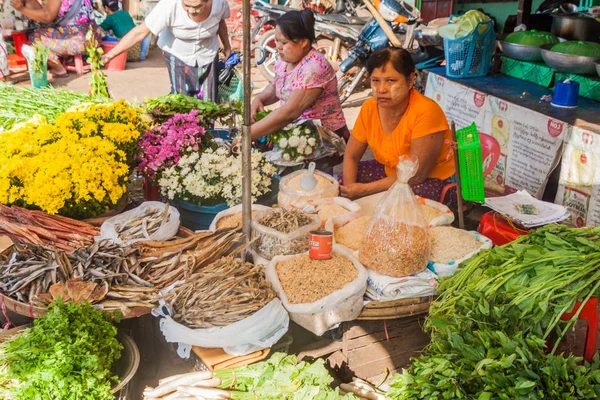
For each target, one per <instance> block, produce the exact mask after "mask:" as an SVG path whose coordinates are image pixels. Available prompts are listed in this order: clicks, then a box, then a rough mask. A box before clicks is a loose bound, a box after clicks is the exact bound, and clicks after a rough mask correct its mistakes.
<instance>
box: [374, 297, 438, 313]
mask: <svg viewBox="0 0 600 400" xmlns="http://www.w3.org/2000/svg"><path fill="white" fill-rule="evenodd" d="M433 299H435V297H434V296H426V297H412V298H409V299H399V300H393V301H372V302H370V303H368V304H367V305H366V306H365V307H364V308H363V309H364V310H371V309H377V308H391V307H399V306H409V305H413V304H422V303H431V301H432V300H433Z"/></svg>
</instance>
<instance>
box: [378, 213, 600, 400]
mask: <svg viewBox="0 0 600 400" xmlns="http://www.w3.org/2000/svg"><path fill="white" fill-rule="evenodd" d="M439 289H440V292H441V296H440V297H439V298H438V299H437V300H436V301H435V302H434V303H433V304H432V306H431V309H430V313H429V317H428V319H427V322H426V324H425V329H426V330H427V331H428V332H429V333H430V334H431V344H430V345H429V346H428V347H427V348H426V349H425V350H424V352H423V353H422V354H421V355H420V356H419V357H417V358H415V359H414V360H413V362H412V364H411V367H410V368H409V369H407V370H404V371H403V374H402V375H396V376H395V377H394V378H393V383H392V385H391V386H392V389H391V391H390V392H389V395H390V396H391V397H393V398H394V399H479V400H484V399H506V400H514V399H575V398H577V399H597V398H600V362H599V360H598V357H596V358H595V359H594V361H593V362H592V363H591V364H588V363H585V364H581V361H582V359H581V358H580V357H575V356H573V355H563V354H558V351H557V350H558V346H559V344H560V341H561V339H563V338H564V337H565V334H566V333H567V331H568V330H569V329H573V328H574V324H575V322H576V318H577V316H578V313H579V312H578V313H576V314H575V316H574V318H573V319H571V320H569V321H561V319H560V318H561V316H562V315H563V314H564V313H566V312H570V311H572V310H573V308H574V305H575V303H576V302H577V301H581V302H585V301H587V300H589V299H590V298H591V297H592V296H598V295H599V294H600V290H599V289H600V227H596V228H581V229H574V228H568V227H564V226H558V225H550V226H546V227H544V228H541V229H538V230H535V231H533V232H532V233H530V234H529V235H528V236H524V237H522V238H520V239H519V240H517V241H515V242H513V243H512V244H508V245H506V246H503V247H496V248H494V249H492V250H489V251H484V252H482V253H480V254H479V255H477V256H475V257H474V258H472V259H471V260H469V261H467V262H465V263H463V264H462V268H461V270H460V272H459V273H458V274H456V275H455V276H454V277H452V278H449V279H447V280H444V281H442V283H441V285H440V288H439ZM579 310H581V308H580V309H579Z"/></svg>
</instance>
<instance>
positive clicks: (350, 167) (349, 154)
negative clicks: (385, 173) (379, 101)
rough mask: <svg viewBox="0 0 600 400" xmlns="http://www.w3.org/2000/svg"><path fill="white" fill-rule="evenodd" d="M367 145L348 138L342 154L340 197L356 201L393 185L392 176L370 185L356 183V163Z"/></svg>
mask: <svg viewBox="0 0 600 400" xmlns="http://www.w3.org/2000/svg"><path fill="white" fill-rule="evenodd" d="M367 147H368V145H367V143H362V142H360V141H358V140H356V139H355V138H354V137H353V136H351V137H350V140H349V141H348V145H347V146H346V152H345V153H344V166H343V171H344V182H343V184H342V186H341V188H340V190H341V195H342V197H347V198H349V199H357V198H359V197H364V196H369V195H372V194H375V193H379V192H383V191H386V190H388V189H389V188H390V186H392V185H393V184H394V182H395V181H396V178H395V177H394V176H391V177H387V178H384V179H380V180H378V181H375V182H370V183H356V176H357V174H358V163H359V162H360V159H361V158H362V156H363V155H364V154H365V151H366V150H367Z"/></svg>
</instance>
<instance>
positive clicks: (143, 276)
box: [0, 230, 242, 314]
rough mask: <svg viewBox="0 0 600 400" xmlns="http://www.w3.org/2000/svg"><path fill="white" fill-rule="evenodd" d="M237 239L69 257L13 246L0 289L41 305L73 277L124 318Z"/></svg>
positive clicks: (100, 245) (208, 238)
mask: <svg viewBox="0 0 600 400" xmlns="http://www.w3.org/2000/svg"><path fill="white" fill-rule="evenodd" d="M241 237H242V234H241V233H236V232H235V231H231V230H230V231H218V232H216V233H212V232H209V233H208V234H206V233H200V234H196V235H192V236H190V237H189V238H184V239H177V240H173V241H167V242H152V241H145V242H143V244H142V243H141V242H140V243H139V245H138V246H131V247H121V246H119V245H117V244H113V243H111V242H109V241H102V242H96V243H94V244H93V245H91V246H87V247H83V248H79V249H77V250H75V251H73V252H72V253H66V252H64V251H60V250H57V249H51V248H48V247H44V246H40V245H33V244H26V245H18V246H15V248H14V250H13V252H12V254H11V255H10V256H9V257H8V259H7V261H6V262H2V264H0V290H1V291H2V293H4V294H5V295H7V296H9V297H11V298H14V299H16V300H18V301H21V302H23V303H31V304H34V305H36V306H40V307H45V306H47V305H48V304H49V303H50V302H51V301H52V300H53V298H54V297H56V296H52V297H51V295H52V291H51V289H52V287H54V290H59V287H58V286H55V285H57V284H60V283H68V281H69V280H73V279H77V280H80V281H84V282H92V283H94V284H97V285H98V286H99V287H101V288H103V289H104V292H105V296H100V298H95V297H94V300H95V301H99V302H101V304H102V307H103V309H105V310H119V311H123V312H124V314H125V313H127V311H128V308H129V307H148V308H150V307H153V305H154V303H155V302H156V300H157V298H158V297H157V296H158V291H159V290H160V289H163V288H165V287H166V286H168V285H170V284H171V283H173V282H175V281H178V280H182V279H185V278H187V277H189V276H190V275H192V274H193V273H194V272H197V271H198V269H200V268H202V267H204V266H206V265H208V264H210V263H212V262H213V261H215V260H217V259H218V258H220V257H222V256H223V255H225V254H226V253H227V252H229V251H230V250H231V249H232V248H233V247H234V246H235V245H236V243H238V242H239V241H240V239H241ZM1 261H2V260H0V262H1ZM59 286H60V285H59ZM48 294H50V296H48Z"/></svg>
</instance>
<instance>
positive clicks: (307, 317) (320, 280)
mask: <svg viewBox="0 0 600 400" xmlns="http://www.w3.org/2000/svg"><path fill="white" fill-rule="evenodd" d="M332 255H333V257H332V258H331V259H329V260H313V259H311V258H310V257H309V256H308V253H304V254H298V255H295V256H280V257H275V258H274V259H273V260H272V261H271V263H270V264H269V265H268V266H267V268H266V269H265V276H266V278H267V280H268V281H269V282H271V284H272V285H273V289H274V290H275V292H277V294H278V295H279V298H280V299H281V302H282V303H283V306H284V307H285V308H286V309H287V310H288V312H289V313H290V318H291V319H292V321H294V322H296V323H297V324H298V325H300V326H302V327H304V328H305V329H307V330H309V331H311V332H312V333H314V334H315V335H317V336H321V335H322V334H324V333H325V332H327V331H328V330H330V329H334V328H336V327H337V326H338V325H339V324H340V323H341V322H344V321H352V320H354V319H356V318H357V317H358V316H359V315H360V313H361V311H362V308H363V304H364V302H363V296H364V294H365V291H366V290H367V278H368V273H367V270H366V269H365V268H364V267H363V266H362V265H361V264H360V262H359V261H358V259H357V258H356V257H354V256H353V255H352V253H351V252H350V251H349V250H348V249H346V248H345V247H343V246H338V245H334V246H333V252H332Z"/></svg>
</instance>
